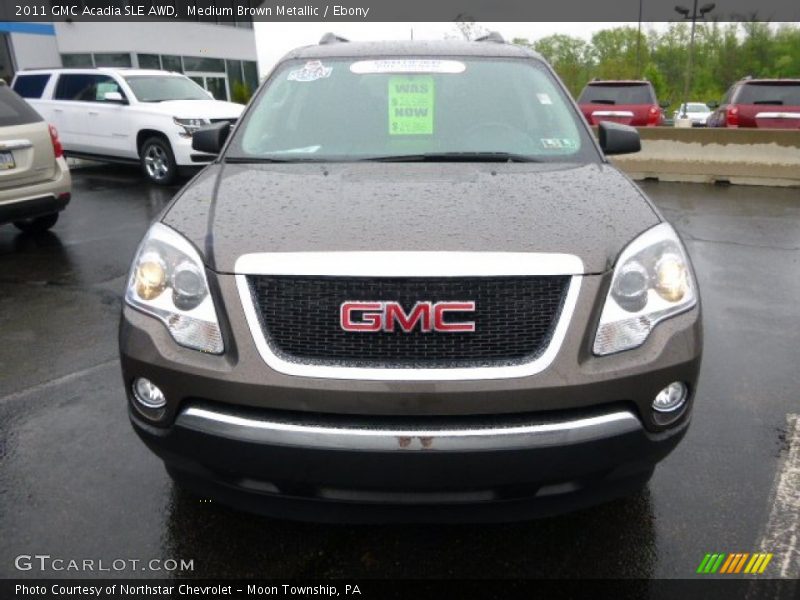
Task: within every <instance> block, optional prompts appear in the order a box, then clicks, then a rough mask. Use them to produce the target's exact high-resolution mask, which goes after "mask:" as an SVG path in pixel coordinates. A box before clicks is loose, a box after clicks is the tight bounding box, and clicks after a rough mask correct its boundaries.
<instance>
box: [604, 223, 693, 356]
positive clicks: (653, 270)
mask: <svg viewBox="0 0 800 600" xmlns="http://www.w3.org/2000/svg"><path fill="white" fill-rule="evenodd" d="M695 304H697V284H696V283H695V280H694V275H693V274H692V267H691V264H690V263H689V259H688V257H687V255H686V250H684V248H683V244H681V241H680V239H679V238H678V234H676V233H675V230H674V229H672V226H670V225H669V224H668V223H661V224H660V225H656V226H655V227H653V228H652V229H649V230H648V231H645V232H644V233H643V234H642V235H640V236H639V237H638V238H636V239H635V240H633V242H631V243H630V244H629V245H628V246H627V247H626V248H625V250H623V251H622V254H620V257H619V260H617V265H616V268H615V269H614V276H613V279H612V280H611V288H610V289H609V291H608V295H607V296H606V303H605V305H604V306H603V313H602V315H601V316H600V325H599V326H598V327H597V335H596V336H595V340H594V353H595V354H598V355H604V354H612V353H614V352H620V351H622V350H629V349H631V348H636V347H638V346H641V345H642V344H643V343H644V342H645V340H646V339H647V336H648V335H650V331H652V329H653V327H655V326H656V324H658V322H659V321H663V320H664V319H666V318H667V317H671V316H673V315H676V314H678V313H681V312H684V311H686V310H688V309H690V308H692V307H693V306H694V305H695Z"/></svg>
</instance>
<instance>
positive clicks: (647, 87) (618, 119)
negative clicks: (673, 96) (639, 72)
mask: <svg viewBox="0 0 800 600" xmlns="http://www.w3.org/2000/svg"><path fill="white" fill-rule="evenodd" d="M578 105H579V106H580V107H581V111H582V112H583V116H584V117H586V121H588V123H589V124H590V125H597V124H598V123H600V122H602V121H611V122H612V123H621V124H623V125H634V126H636V127H652V126H656V125H661V124H662V123H663V118H664V117H663V113H662V110H661V109H662V108H666V107H667V106H669V103H668V102H665V103H663V104H659V103H658V100H657V99H656V92H655V89H654V88H653V85H652V84H651V83H650V82H649V81H645V80H626V81H599V80H595V81H590V82H589V83H588V84H587V85H586V87H585V88H583V91H582V92H581V95H580V96H578Z"/></svg>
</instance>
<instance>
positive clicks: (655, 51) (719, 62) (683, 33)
mask: <svg viewBox="0 0 800 600" xmlns="http://www.w3.org/2000/svg"><path fill="white" fill-rule="evenodd" d="M689 38H690V24H688V23H684V22H679V23H670V24H669V27H668V28H667V29H666V30H664V31H656V30H654V29H651V30H649V31H646V32H645V31H643V32H642V33H641V34H640V33H639V31H638V30H637V28H636V27H632V26H624V27H615V28H611V29H604V30H602V31H599V32H597V33H595V34H594V35H593V36H592V38H591V40H590V41H586V40H584V39H582V38H579V37H573V36H569V35H563V34H554V35H550V36H547V37H544V38H541V39H538V40H536V41H533V42H531V41H529V40H527V39H525V38H516V39H515V40H514V43H515V44H520V45H523V46H528V47H529V48H532V49H533V50H536V51H537V52H539V53H540V54H542V55H543V56H544V57H545V58H546V59H547V60H548V61H549V62H550V64H551V65H553V68H554V69H555V70H556V72H557V73H558V75H559V76H560V77H561V79H562V80H563V81H564V83H565V84H566V86H567V87H568V88H569V90H570V92H572V94H573V95H574V96H575V97H577V95H578V94H579V93H580V92H581V90H582V89H583V87H584V86H585V85H586V83H587V82H588V81H590V80H592V79H593V78H597V79H642V78H643V79H648V80H649V81H650V82H652V84H653V86H654V87H655V90H656V94H657V95H658V98H659V100H660V101H669V102H671V103H672V105H673V107H677V106H678V104H679V103H680V102H681V101H683V98H682V95H683V89H684V84H685V77H686V68H687V63H688V58H689ZM747 75H751V76H753V77H767V78H800V27H798V25H797V24H794V23H784V24H778V25H776V24H769V23H763V22H740V23H720V22H708V23H698V24H697V30H696V32H695V48H694V61H693V67H692V79H691V86H690V93H689V98H688V100H690V101H695V100H696V101H701V102H708V101H710V100H720V99H721V98H722V96H723V94H724V93H725V91H726V90H727V89H728V87H730V85H731V84H733V83H734V82H736V81H737V80H739V79H741V78H742V77H745V76H747Z"/></svg>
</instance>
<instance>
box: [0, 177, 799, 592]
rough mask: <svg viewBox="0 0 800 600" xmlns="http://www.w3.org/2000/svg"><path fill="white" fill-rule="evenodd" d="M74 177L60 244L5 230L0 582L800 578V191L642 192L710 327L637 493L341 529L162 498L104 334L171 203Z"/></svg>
mask: <svg viewBox="0 0 800 600" xmlns="http://www.w3.org/2000/svg"><path fill="white" fill-rule="evenodd" d="M73 176H74V188H73V201H72V204H71V205H70V206H69V207H68V209H67V210H66V211H65V212H64V213H63V214H62V217H61V220H60V221H59V223H58V224H57V225H56V227H55V228H54V229H53V230H52V232H51V233H48V234H42V235H39V236H26V235H23V234H20V233H19V232H18V231H17V230H16V229H15V228H13V227H12V226H2V227H0V331H2V344H0V530H1V531H2V532H3V543H2V544H0V575H2V576H3V577H19V576H26V573H25V572H18V571H16V570H15V569H14V566H13V565H14V557H15V556H17V555H18V554H23V553H24V554H34V553H46V554H50V555H52V556H60V557H66V558H101V557H106V558H107V559H111V558H139V559H143V560H147V559H150V558H162V559H166V558H176V559H181V558H183V559H193V560H194V573H184V574H185V575H194V576H201V577H213V576H220V577H254V576H258V577H318V578H329V577H334V578H335V577H420V578H426V577H443V578H450V577H454V578H456V577H459V578H470V577H500V578H503V577H509V578H510V577H537V576H539V577H570V578H573V577H609V576H616V577H641V578H648V577H677V578H682V577H690V576H693V575H694V573H695V570H696V569H697V566H698V564H699V563H700V561H701V560H702V558H703V556H704V555H705V554H706V553H707V552H757V551H764V552H774V553H775V559H774V562H773V564H772V566H771V567H770V569H771V571H770V572H769V574H771V575H772V576H777V575H779V574H784V575H788V576H795V577H796V576H797V575H798V561H797V557H798V554H797V549H796V544H797V539H796V535H797V531H796V527H797V515H796V514H794V515H793V514H789V513H788V512H787V509H786V503H785V502H783V503H782V502H781V500H782V498H781V495H780V494H776V493H775V489H776V482H777V481H778V480H779V478H780V474H781V472H782V470H783V469H784V468H785V467H786V462H787V460H788V456H789V450H790V447H791V431H790V429H789V425H788V421H787V417H788V416H789V415H792V414H796V413H798V412H800V405H798V402H799V401H800V397H799V396H798V390H800V371H798V365H800V328H799V327H798V320H797V315H798V304H797V298H798V297H800V277H798V275H800V202H798V200H799V199H800V197H799V196H798V191H797V189H789V188H767V187H746V186H704V185H695V184H667V183H657V182H645V183H644V184H643V187H644V188H645V190H646V192H647V193H648V194H650V196H651V197H652V198H653V199H654V200H655V202H656V203H657V204H658V205H659V207H660V208H661V209H662V210H663V212H664V214H665V215H666V216H667V218H668V219H669V220H671V221H672V223H673V224H674V225H675V226H676V227H677V229H678V230H679V231H680V232H681V234H682V235H683V236H684V239H685V241H686V243H687V247H688V249H689V252H690V253H691V255H692V258H693V260H694V265H695V268H696V270H697V275H698V279H699V283H700V287H701V291H702V299H703V310H704V312H705V352H704V364H703V370H702V374H701V379H700V384H699V388H698V395H697V401H696V409H695V414H694V420H693V424H692V426H691V429H690V431H689V433H688V435H687V438H686V440H685V441H684V442H683V443H682V444H681V445H680V446H678V448H677V450H676V451H675V452H674V454H672V455H671V456H670V457H669V458H668V459H667V460H666V461H665V462H663V463H662V464H661V465H660V466H659V467H658V469H657V471H656V475H655V476H654V478H653V480H652V481H651V483H650V485H649V488H648V490H647V491H645V492H643V493H641V494H639V495H638V496H635V497H632V498H629V499H625V500H620V501H616V502H613V503H610V504H606V505H603V506H599V507H596V508H592V509H588V510H584V511H581V512H578V513H574V514H570V515H565V516H560V517H556V518H549V519H544V520H539V521H533V522H525V523H516V524H503V525H473V526H470V525H459V526H432V525H425V526H391V525H386V526H347V525H338V526H332V525H316V524H305V523H293V522H283V521H273V520H269V519H265V518H260V517H255V516H251V515H248V514H244V513H238V512H235V511H232V510H229V509H227V508H224V507H221V506H217V505H215V504H214V503H213V502H207V501H204V500H203V499H199V498H195V497H191V496H188V495H186V494H184V493H180V492H177V491H176V490H174V489H173V487H172V485H171V482H170V480H169V478H168V477H167V475H166V473H165V472H164V470H163V468H162V466H161V464H160V462H159V461H158V460H157V459H156V458H155V457H154V456H153V455H151V454H150V452H149V451H148V450H147V449H146V448H145V447H144V445H143V444H141V443H140V441H139V440H138V439H137V438H136V436H135V435H134V433H133V431H132V430H131V428H130V426H129V424H128V420H127V414H126V408H125V396H124V392H123V389H122V383H121V377H120V372H119V361H118V357H117V332H116V329H117V324H118V313H119V309H120V296H121V293H122V291H123V287H124V282H125V276H126V273H127V269H128V266H129V262H130V260H131V257H132V255H133V252H134V250H135V248H136V245H137V243H138V242H139V240H140V238H141V236H142V235H143V233H144V231H145V229H146V228H147V225H148V223H149V222H150V221H151V220H152V219H153V218H154V217H155V216H156V215H157V214H158V213H159V211H160V210H161V208H162V207H163V206H164V205H165V204H166V203H167V202H168V201H169V199H170V196H171V195H172V194H173V193H174V192H175V190H176V189H177V188H173V189H164V188H157V187H151V186H148V185H146V184H144V183H143V182H142V181H141V179H140V177H139V175H138V173H137V171H136V170H135V169H124V168H117V167H108V166H98V167H90V168H83V169H78V170H75V171H74V172H73ZM795 491H796V490H795ZM783 500H785V498H783ZM792 528H795V529H792ZM793 531H794V533H793ZM792 535H794V536H795V537H794V538H792ZM766 546H769V547H766ZM782 569H784V570H783V571H782ZM124 574H125V575H128V576H160V575H163V573H150V572H147V573H139V572H126V573H124ZM27 575H30V576H37V577H39V576H41V575H42V574H41V573H38V572H36V571H31V572H29V573H27ZM45 575H46V574H45ZM83 575H84V576H85V575H87V574H83Z"/></svg>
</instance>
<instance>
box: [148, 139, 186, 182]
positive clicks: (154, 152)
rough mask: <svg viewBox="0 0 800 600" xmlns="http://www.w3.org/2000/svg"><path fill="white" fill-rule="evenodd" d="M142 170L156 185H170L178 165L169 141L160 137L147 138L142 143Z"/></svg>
mask: <svg viewBox="0 0 800 600" xmlns="http://www.w3.org/2000/svg"><path fill="white" fill-rule="evenodd" d="M139 156H140V157H141V158H140V160H141V164H142V172H143V173H144V176H145V177H146V178H147V180H148V181H149V182H151V183H155V184H157V185H170V184H171V183H173V182H174V181H175V178H176V177H177V176H178V165H176V164H175V155H174V154H173V153H172V147H171V146H170V145H169V142H168V141H167V140H166V139H164V138H162V137H151V138H147V139H146V140H145V141H144V143H143V144H142V149H141V152H139Z"/></svg>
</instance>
